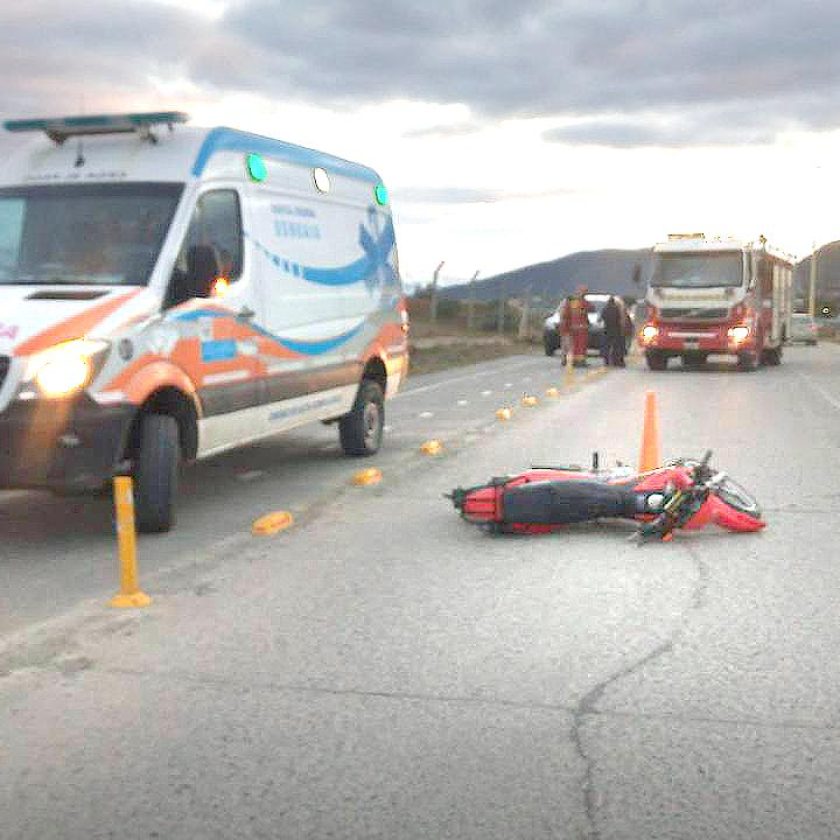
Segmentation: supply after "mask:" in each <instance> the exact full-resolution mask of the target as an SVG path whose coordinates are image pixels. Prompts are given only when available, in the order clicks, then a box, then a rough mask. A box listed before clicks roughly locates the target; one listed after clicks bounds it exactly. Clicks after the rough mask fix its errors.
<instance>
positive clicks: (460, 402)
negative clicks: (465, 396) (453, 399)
mask: <svg viewBox="0 0 840 840" xmlns="http://www.w3.org/2000/svg"><path fill="white" fill-rule="evenodd" d="M458 405H469V402H468V401H467V400H458Z"/></svg>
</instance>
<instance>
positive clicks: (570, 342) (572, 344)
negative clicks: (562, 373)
mask: <svg viewBox="0 0 840 840" xmlns="http://www.w3.org/2000/svg"><path fill="white" fill-rule="evenodd" d="M587 291H588V289H587V288H586V286H581V287H580V288H579V289H578V290H577V293H576V294H574V295H570V296H569V297H567V298H566V302H565V303H564V304H563V313H562V316H561V319H560V323H561V330H560V331H561V333H562V334H563V336H564V337H565V339H566V348H567V349H566V352H571V354H572V364H574V365H577V366H579V367H585V366H586V345H587V342H588V339H589V317H588V313H589V312H591V311H592V307H591V306H590V305H589V303H588V302H587V301H586V298H585V297H584V295H586V292H587Z"/></svg>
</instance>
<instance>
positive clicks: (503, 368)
mask: <svg viewBox="0 0 840 840" xmlns="http://www.w3.org/2000/svg"><path fill="white" fill-rule="evenodd" d="M536 361H540V359H538V358H536V357H530V356H529V357H528V358H527V359H525V360H523V361H521V362H517V363H516V364H512V365H511V364H508V365H499V366H498V367H494V368H488V369H487V370H474V371H473V372H472V373H466V374H464V375H463V376H451V377H449V379H443V380H441V381H440V382H432V383H430V384H428V385H421V386H420V387H418V388H406V390H405V391H400V392H399V393H398V394H395V395H394V396H393V397H391V399H392V400H399V399H405V398H406V397H411V396H413V395H414V394H424V393H426V392H427V391H434V390H436V389H438V388H444V387H446V386H448V385H452V384H454V383H455V382H466V381H467V380H474V379H475V378H476V377H477V376H495V375H496V374H499V373H507V372H509V371H511V370H516V369H517V368H521V367H525V366H526V365H531V364H534V363H535V362H536Z"/></svg>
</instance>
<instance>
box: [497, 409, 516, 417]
mask: <svg viewBox="0 0 840 840" xmlns="http://www.w3.org/2000/svg"><path fill="white" fill-rule="evenodd" d="M512 416H513V412H512V411H511V410H510V409H509V408H500V409H498V410H497V411H496V419H497V420H510V418H511V417H512Z"/></svg>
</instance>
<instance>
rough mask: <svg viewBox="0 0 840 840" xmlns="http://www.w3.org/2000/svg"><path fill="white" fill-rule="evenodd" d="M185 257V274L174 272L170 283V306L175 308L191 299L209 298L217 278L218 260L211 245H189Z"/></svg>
mask: <svg viewBox="0 0 840 840" xmlns="http://www.w3.org/2000/svg"><path fill="white" fill-rule="evenodd" d="M186 257H187V270H186V272H183V271H175V272H174V273H173V275H172V280H171V281H170V288H169V305H170V306H177V305H178V304H180V303H185V302H186V301H188V300H192V298H206V297H210V294H211V292H212V290H213V284H214V282H215V281H216V278H217V277H218V276H219V271H220V268H219V258H218V256H217V254H216V249H215V248H214V247H213V246H212V245H191V246H190V247H189V248H188V249H187V254H186Z"/></svg>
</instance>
